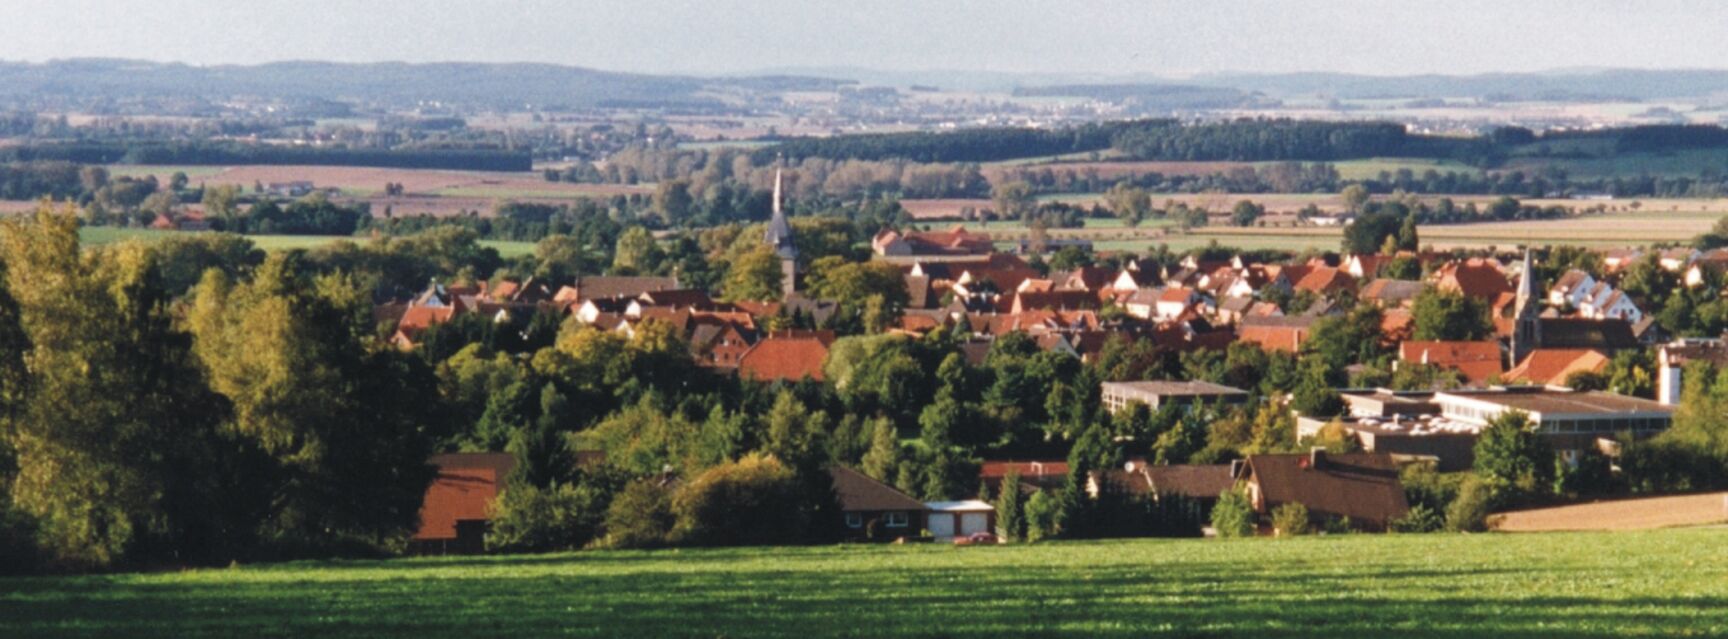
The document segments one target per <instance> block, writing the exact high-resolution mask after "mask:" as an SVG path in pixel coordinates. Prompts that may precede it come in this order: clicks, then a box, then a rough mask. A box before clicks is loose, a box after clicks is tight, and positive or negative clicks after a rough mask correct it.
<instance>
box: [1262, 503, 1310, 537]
mask: <svg viewBox="0 0 1728 639" xmlns="http://www.w3.org/2000/svg"><path fill="white" fill-rule="evenodd" d="M1272 530H1273V532H1274V533H1275V534H1277V535H1278V536H1279V537H1294V536H1297V535H1306V534H1308V533H1310V532H1312V526H1311V523H1310V522H1309V520H1308V507H1307V506H1303V505H1302V504H1301V503H1300V502H1290V503H1288V504H1282V505H1279V506H1278V507H1277V508H1273V509H1272Z"/></svg>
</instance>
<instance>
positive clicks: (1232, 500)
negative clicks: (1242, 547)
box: [1212, 490, 1257, 537]
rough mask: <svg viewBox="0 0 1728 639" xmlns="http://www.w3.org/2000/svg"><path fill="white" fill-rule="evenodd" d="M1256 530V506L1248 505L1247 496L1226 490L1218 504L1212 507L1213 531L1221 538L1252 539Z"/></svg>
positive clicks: (1219, 498) (1219, 497)
mask: <svg viewBox="0 0 1728 639" xmlns="http://www.w3.org/2000/svg"><path fill="white" fill-rule="evenodd" d="M1256 528H1257V522H1256V521H1255V515H1254V505H1253V504H1250V503H1248V496H1247V495H1243V494H1242V493H1241V492H1238V491H1235V490H1226V491H1224V493H1223V494H1221V495H1219V496H1218V503H1217V504H1216V505H1214V506H1212V529H1213V530H1215V531H1217V533H1218V536H1219V537H1252V536H1254V531H1255V529H1256Z"/></svg>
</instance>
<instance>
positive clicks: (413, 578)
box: [0, 529, 1728, 639]
mask: <svg viewBox="0 0 1728 639" xmlns="http://www.w3.org/2000/svg"><path fill="white" fill-rule="evenodd" d="M1725 535H1728V533H1725V532H1723V531H1722V530H1720V529H1717V530H1709V529H1692V530H1668V531H1658V532H1647V533H1576V534H1530V535H1423V536H1417V535H1392V536H1349V537H1331V538H1304V539H1297V540H1268V539H1259V540H1243V541H1202V540H1134V541H1107V542H1086V543H1081V542H1076V543H1059V544H1048V545H1037V546H1007V547H994V548H954V547H951V546H922V547H919V546H911V547H892V546H855V547H812V548H766V549H722V550H683V551H657V552H592V553H583V554H575V555H548V556H514V557H480V558H436V559H418V560H399V561H385V562H343V563H301V564H288V565H277V566H264V567H250V568H241V569H228V570H221V569H217V570H204V571H192V572H182V573H161V574H127V575H112V576H84V577H51V578H29V579H0V636H18V637H22V636H29V637H62V636H64V637H102V636H129V637H198V636H316V637H322V638H336V637H379V636H383V637H389V636H401V637H409V636H412V637H474V636H516V637H540V636H551V635H570V636H630V637H648V636H702V637H711V636H781V637H814V636H872V637H873V636H904V635H933V634H935V635H940V636H952V637H990V638H992V639H994V638H998V637H1006V636H1027V635H1044V636H1048V635H1062V636H1083V637H1099V636H1105V637H1141V636H1195V635H1203V636H1251V637H1286V636H1328V637H1330V636H1363V635H1378V636H1386V635H1395V636H1413V637H1456V638H1463V637H1478V636H1485V635H1489V634H1494V635H1515V636H1539V637H1557V638H1558V637H1609V636H1616V637H1617V636H1639V635H1646V636H1648V635H1678V634H1692V635H1698V636H1705V635H1720V634H1722V633H1728V549H1725V548H1724V546H1723V544H1722V541H1723V540H1724V538H1725Z"/></svg>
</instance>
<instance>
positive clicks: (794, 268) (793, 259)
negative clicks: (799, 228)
mask: <svg viewBox="0 0 1728 639" xmlns="http://www.w3.org/2000/svg"><path fill="white" fill-rule="evenodd" d="M782 181H783V180H782V176H781V174H780V169H779V168H775V169H774V215H773V216H772V217H770V218H769V219H768V230H767V231H766V232H764V233H763V234H762V244H763V245H765V246H767V247H769V248H771V249H773V250H774V254H775V255H777V256H779V257H780V276H781V280H780V289H781V292H782V293H783V294H786V295H791V294H792V293H793V291H796V290H797V287H798V245H797V243H795V242H794V241H793V240H792V224H791V223H790V222H787V221H786V211H785V209H784V204H783V203H782V202H781V199H782V197H783V191H784V186H783V184H782Z"/></svg>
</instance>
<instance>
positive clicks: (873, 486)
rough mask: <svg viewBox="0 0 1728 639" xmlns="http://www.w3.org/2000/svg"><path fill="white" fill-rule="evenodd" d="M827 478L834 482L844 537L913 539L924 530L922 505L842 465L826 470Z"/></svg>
mask: <svg viewBox="0 0 1728 639" xmlns="http://www.w3.org/2000/svg"><path fill="white" fill-rule="evenodd" d="M828 476H829V477H830V478H831V479H833V481H834V495H835V496H836V497H837V498H838V501H839V502H840V513H841V517H842V518H843V521H844V525H845V527H846V528H845V529H846V536H847V537H848V538H851V539H854V540H888V539H895V538H899V537H916V536H918V535H919V533H920V532H921V531H923V530H924V529H925V523H926V522H925V516H926V514H927V513H928V509H927V508H926V507H925V506H924V502H921V501H918V500H916V499H913V498H912V497H911V496H909V495H907V494H906V493H903V492H900V491H898V490H895V489H894V487H892V486H889V485H887V484H884V483H882V482H880V481H877V480H875V479H873V478H871V477H870V476H869V475H865V474H864V473H860V472H858V471H856V470H852V469H850V468H847V467H845V466H830V467H828Z"/></svg>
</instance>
